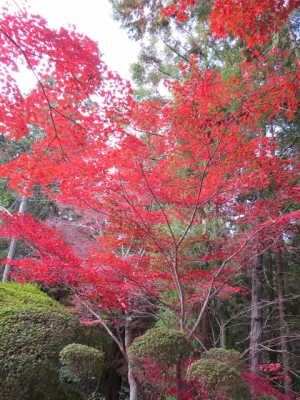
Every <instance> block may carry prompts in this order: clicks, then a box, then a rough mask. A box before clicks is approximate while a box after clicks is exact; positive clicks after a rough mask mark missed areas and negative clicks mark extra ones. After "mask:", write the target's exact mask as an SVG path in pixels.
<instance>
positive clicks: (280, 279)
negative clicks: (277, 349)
mask: <svg viewBox="0 0 300 400" xmlns="http://www.w3.org/2000/svg"><path fill="white" fill-rule="evenodd" d="M275 264H276V275H277V292H278V308H279V326H280V342H281V353H282V368H283V374H284V391H285V395H286V396H287V397H288V398H289V399H290V398H291V394H292V391H293V384H292V377H291V360H290V349H289V337H288V327H287V324H286V309H285V293H284V276H283V268H282V264H283V262H282V254H281V252H276V253H275Z"/></svg>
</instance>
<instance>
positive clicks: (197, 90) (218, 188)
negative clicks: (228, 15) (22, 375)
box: [0, 2, 300, 384]
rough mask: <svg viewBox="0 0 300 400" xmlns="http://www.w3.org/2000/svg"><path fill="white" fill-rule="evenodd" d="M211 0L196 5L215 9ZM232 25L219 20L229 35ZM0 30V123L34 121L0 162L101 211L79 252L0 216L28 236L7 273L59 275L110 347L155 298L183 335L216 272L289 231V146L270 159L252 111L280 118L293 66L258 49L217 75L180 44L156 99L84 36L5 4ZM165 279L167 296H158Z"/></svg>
mask: <svg viewBox="0 0 300 400" xmlns="http://www.w3.org/2000/svg"><path fill="white" fill-rule="evenodd" d="M184 4H185V3H184V2H180V3H179V5H184ZM218 4H219V3H216V5H215V9H214V11H213V14H212V18H213V17H214V16H215V15H216V13H217V12H219V13H221V11H218V10H219V8H218ZM255 4H256V3H255ZM260 4H261V3H260ZM272 4H273V3H272ZM229 5H231V6H233V3H230V4H229ZM234 6H235V7H236V6H237V3H236V2H235V3H234ZM275 6H276V7H277V3H276V4H275V3H274V7H275ZM228 7H229V6H228ZM243 7H246V5H243ZM276 7H275V8H276ZM276 10H277V8H276ZM222 12H223V11H222ZM274 13H275V14H276V12H275V11H274ZM254 14H255V13H254ZM275 14H274V15H275ZM255 15H256V14H255ZM255 15H254V16H255ZM272 15H273V14H272ZM285 15H286V14H283V15H282V18H283V19H284V18H285ZM275 17H276V21H278V24H281V22H280V21H281V20H280V18H279V16H277V14H276V15H275ZM218 18H219V17H218ZM220 18H221V17H220ZM222 18H225V17H224V16H223V17H222ZM225 26H226V27H227V25H226V24H225ZM235 26H237V27H238V26H239V25H238V24H237V25H235ZM243 27H244V28H243V29H244V30H243V31H240V30H239V29H237V30H236V31H233V28H232V27H231V26H229V25H228V29H230V30H231V31H232V33H233V34H234V35H239V36H240V37H242V38H245V37H244V36H243V35H245V32H247V29H248V27H247V26H246V25H245V24H244V25H243ZM258 29H261V30H262V31H263V32H264V29H266V28H265V26H262V27H261V28H260V27H258ZM215 31H216V32H217V29H215ZM17 32H18V33H17ZM0 33H1V35H0V46H1V50H2V55H1V64H0V65H1V67H0V68H1V73H2V82H1V84H2V97H1V103H0V104H1V105H0V107H1V113H0V114H1V129H2V134H3V135H5V137H7V138H8V139H10V140H19V139H21V138H22V137H24V136H25V135H27V134H28V133H29V131H30V127H31V126H38V127H39V128H40V130H41V132H42V134H41V136H40V137H37V138H36V140H35V143H34V144H33V146H32V149H31V152H30V153H24V154H21V155H18V157H16V159H14V160H13V161H11V162H9V163H7V164H5V165H3V166H1V167H0V175H1V176H5V177H8V178H9V184H10V187H11V188H12V189H15V190H19V191H20V192H22V193H23V194H25V195H28V194H30V191H31V190H32V189H33V187H34V185H36V184H38V185H40V186H41V187H42V188H44V191H45V193H47V194H48V195H49V196H50V197H51V198H52V199H54V200H59V201H61V202H62V203H64V204H66V205H68V206H72V207H75V208H76V209H77V210H79V212H80V213H81V214H82V215H86V218H88V215H89V214H88V213H89V212H90V210H93V212H94V213H95V214H96V215H99V220H101V221H103V222H104V224H105V229H104V230H103V231H102V232H101V235H100V234H99V235H96V236H97V237H96V239H95V240H91V241H90V247H89V248H87V249H86V253H84V254H81V256H79V255H76V252H74V250H73V249H72V248H71V246H68V245H66V244H65V242H64V240H63V238H62V237H61V234H59V233H57V232H56V231H55V230H54V229H52V228H49V227H48V226H47V225H46V224H45V223H43V222H38V221H34V220H33V218H32V217H30V216H28V215H18V214H16V215H14V216H10V215H8V214H5V215H2V217H1V218H2V220H3V225H2V227H1V229H0V234H1V235H2V236H5V237H13V238H17V239H23V240H25V241H27V242H28V243H30V245H31V246H32V248H33V256H32V257H31V258H26V259H19V260H16V261H13V262H12V263H13V266H14V273H13V277H14V278H15V279H20V280H24V279H26V280H31V281H41V282H48V283H55V282H59V283H60V282H67V283H68V284H69V285H70V287H71V288H72V290H73V291H74V293H75V294H76V296H77V298H78V299H80V300H81V302H82V304H83V305H84V306H86V307H87V309H88V310H89V312H90V313H91V314H92V315H93V316H94V317H95V318H96V319H98V320H99V321H100V323H102V324H103V325H104V326H105V328H106V329H107V331H108V332H109V333H110V335H111V336H112V337H113V338H114V339H115V340H116V342H117V343H118V345H119V346H120V348H121V350H122V352H123V355H124V357H125V358H126V357H127V353H126V345H128V344H129V343H130V340H129V336H130V333H131V328H130V326H129V322H130V321H132V318H133V317H134V316H135V315H137V314H141V313H155V312H156V307H164V308H165V309H167V310H168V312H169V313H170V314H172V315H173V318H174V320H176V321H177V322H176V323H175V324H177V326H178V327H179V328H180V329H182V330H183V331H185V332H186V335H187V338H188V339H191V338H193V337H194V335H195V333H196V331H197V329H198V327H199V324H200V321H201V319H202V317H203V314H204V312H205V310H206V307H207V306H208V304H209V302H210V301H211V300H212V299H213V298H215V297H217V296H230V295H231V294H232V293H234V292H236V291H239V290H240V288H236V287H233V286H232V285H231V280H232V278H233V277H234V276H235V275H236V274H238V273H239V272H240V271H241V270H243V269H245V268H247V267H249V266H250V265H251V262H252V261H253V259H255V257H257V256H258V255H260V254H262V253H263V252H265V251H266V250H268V249H271V248H273V249H274V248H275V249H278V248H281V247H284V246H286V244H285V242H284V239H283V234H284V233H286V234H287V233H290V234H293V231H294V229H295V222H296V221H297V220H298V219H299V216H300V212H299V211H294V212H290V211H289V210H290V206H291V205H292V204H294V203H298V202H299V185H298V184H297V176H298V175H299V160H297V159H294V158H289V157H282V152H281V151H280V150H279V147H278V143H277V141H276V137H275V136H274V135H273V134H272V132H270V133H269V132H267V134H266V132H263V131H262V129H261V128H260V124H259V122H260V120H261V119H262V118H266V119H269V120H271V119H272V118H275V117H282V118H285V119H287V120H292V119H293V118H294V115H295V113H296V110H297V108H298V89H299V88H298V86H299V85H298V80H299V69H298V65H296V66H295V69H294V70H293V71H290V70H288V69H285V68H284V66H282V58H281V57H279V56H278V57H276V55H275V56H274V54H272V55H271V56H270V58H264V59H263V58H262V57H259V60H258V61H259V62H258V61H257V60H253V62H248V63H245V64H243V65H242V66H241V68H240V77H232V78H230V79H228V80H227V81H224V80H223V79H222V76H221V74H220V73H219V72H217V71H212V70H209V71H206V72H202V71H199V70H198V67H197V58H196V57H195V58H192V59H191V64H190V66H189V69H188V70H186V69H184V68H182V69H183V71H182V73H183V75H186V80H185V81H184V82H183V83H182V82H173V83H170V82H169V83H167V85H168V87H169V89H170V91H171V92H172V93H173V99H172V100H167V99H163V100H159V101H148V102H145V103H135V102H134V101H133V100H132V98H131V88H130V86H129V84H128V83H127V82H125V81H123V80H121V78H120V77H119V76H118V75H117V74H115V73H112V72H110V71H108V70H107V67H106V66H105V64H104V63H103V62H102V61H101V60H100V54H99V51H98V49H97V46H96V44H95V43H94V42H92V41H91V40H90V39H88V38H86V37H85V36H82V35H79V34H77V33H76V32H75V31H67V30H63V29H62V30H60V31H54V30H52V29H49V28H48V27H47V26H46V23H45V21H44V20H43V19H41V18H39V17H34V16H30V15H27V14H25V13H21V12H20V13H17V14H9V13H8V11H7V10H4V11H3V14H2V18H1V29H0ZM217 34H220V35H223V34H224V32H219V33H218V32H217ZM264 37H267V36H264ZM247 40H248V39H247ZM249 40H250V39H249ZM251 40H252V39H251ZM255 40H256V39H255ZM253 43H254V44H255V42H253ZM253 43H252V44H253ZM252 44H251V46H252ZM249 46H250V44H249ZM18 60H22V62H23V63H25V64H26V66H27V67H28V68H30V69H31V70H32V72H33V73H34V74H35V76H36V78H37V86H36V87H35V88H34V89H33V90H32V91H31V92H30V94H29V95H28V96H22V95H21V93H20V91H19V89H18V86H17V84H16V82H15V81H14V80H13V78H11V75H10V74H11V71H12V70H17V69H18V62H19V61H18ZM258 74H260V75H261V76H263V79H261V81H260V84H257V80H256V79H254V77H255V76H257V75H258ZM16 110H17V112H16ZM95 214H94V215H95ZM93 219H95V216H93V218H92V219H91V221H90V224H93ZM211 221H213V223H214V224H215V226H217V225H218V226H219V228H218V234H217V235H214V234H213V230H212V229H210V227H209V224H210V223H212V222H211ZM75 246H76V244H75ZM170 290H172V291H175V292H176V293H177V296H178V300H174V299H173V300H170V297H169V296H168V291H170ZM149 310H150V311H149ZM195 310H196V311H195ZM100 311H101V312H100ZM117 311H118V312H119V314H118V313H117ZM103 312H106V315H107V319H105V318H103V314H102V313H103ZM195 312H196V320H195V322H193V323H190V322H189V321H190V320H189V317H190V316H191V315H195ZM120 315H121V317H120ZM108 318H109V319H108ZM122 324H123V326H122V327H124V326H125V327H127V328H128V338H127V342H126V343H124V341H123V339H122V335H121V330H120V326H121V325H122ZM133 381H134V379H133ZM132 384H134V383H133V382H132Z"/></svg>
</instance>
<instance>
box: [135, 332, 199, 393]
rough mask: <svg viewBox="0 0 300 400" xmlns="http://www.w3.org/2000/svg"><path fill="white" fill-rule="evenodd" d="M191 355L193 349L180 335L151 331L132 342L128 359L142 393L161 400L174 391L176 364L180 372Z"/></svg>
mask: <svg viewBox="0 0 300 400" xmlns="http://www.w3.org/2000/svg"><path fill="white" fill-rule="evenodd" d="M192 351H193V347H192V345H191V343H190V342H188V341H187V339H186V337H185V335H184V333H183V332H181V331H177V330H174V329H167V328H154V329H150V330H148V331H147V332H146V333H145V334H144V335H143V336H141V337H138V338H136V339H135V340H134V341H133V344H132V345H131V346H130V348H129V349H128V357H129V363H130V365H131V367H132V369H133V371H134V375H135V376H136V377H137V378H138V379H139V381H140V382H141V384H142V385H143V387H144V389H145V390H146V392H148V393H149V394H150V393H151V396H152V397H153V398H165V397H166V396H168V395H170V394H171V393H173V392H174V390H177V389H176V388H177V383H178V382H177V380H176V373H175V369H176V365H177V366H179V364H180V368H181V370H184V368H185V365H184V364H185V363H184V360H186V359H188V358H189V356H190V354H191V353H192ZM184 374H185V371H184ZM172 391H173V392H172ZM173 395H174V393H173ZM159 396H162V397H159ZM172 398H173V397H172Z"/></svg>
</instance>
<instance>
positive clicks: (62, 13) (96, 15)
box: [0, 0, 139, 79]
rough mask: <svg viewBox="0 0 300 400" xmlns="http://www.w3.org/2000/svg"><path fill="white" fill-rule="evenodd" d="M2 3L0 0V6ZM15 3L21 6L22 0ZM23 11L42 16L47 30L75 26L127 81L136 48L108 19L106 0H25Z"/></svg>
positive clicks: (112, 68)
mask: <svg viewBox="0 0 300 400" xmlns="http://www.w3.org/2000/svg"><path fill="white" fill-rule="evenodd" d="M6 3H7V1H6V0H0V5H3V6H4V5H5V4H6ZM9 3H11V4H13V1H12V0H9ZM16 3H18V4H19V5H20V7H23V6H22V4H24V3H23V2H22V0H16ZM28 6H29V7H30V8H29V7H28ZM14 8H15V9H16V7H15V6H14ZM27 8H29V9H30V11H31V13H32V14H39V15H41V16H42V17H44V18H45V19H46V20H47V21H48V25H49V26H50V27H53V28H59V27H60V26H64V27H67V25H68V24H72V25H75V26H76V28H77V31H78V32H80V33H84V34H85V35H87V36H89V37H90V38H91V39H93V40H95V41H97V42H98V46H99V49H100V51H101V53H102V54H103V57H102V59H103V60H104V61H105V62H106V64H107V65H108V67H109V68H110V69H111V70H114V71H117V72H118V73H119V74H120V75H121V76H122V77H123V78H126V79H129V78H130V74H129V65H130V64H131V63H133V62H134V61H136V59H137V54H138V52H139V45H138V44H137V43H136V42H134V41H132V40H130V39H128V37H127V34H126V32H125V31H124V30H122V29H121V28H120V27H119V24H118V23H117V22H115V21H113V20H112V18H111V16H110V15H111V14H112V11H111V6H110V4H109V2H108V0H27Z"/></svg>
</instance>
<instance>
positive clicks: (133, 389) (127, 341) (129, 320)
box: [125, 311, 138, 400]
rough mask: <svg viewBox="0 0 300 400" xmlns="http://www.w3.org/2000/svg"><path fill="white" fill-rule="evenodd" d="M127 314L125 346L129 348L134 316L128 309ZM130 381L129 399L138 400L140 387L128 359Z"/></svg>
mask: <svg viewBox="0 0 300 400" xmlns="http://www.w3.org/2000/svg"><path fill="white" fill-rule="evenodd" d="M125 316H126V322H125V347H126V349H127V348H128V347H129V346H130V345H131V343H132V329H131V323H132V316H131V313H130V312H128V311H126V312H125ZM128 383H129V389H130V395H129V400H136V399H137V395H138V387H137V383H136V381H135V379H134V376H133V373H132V369H131V366H130V362H129V360H128Z"/></svg>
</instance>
